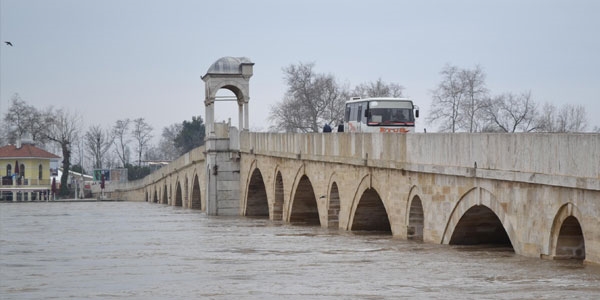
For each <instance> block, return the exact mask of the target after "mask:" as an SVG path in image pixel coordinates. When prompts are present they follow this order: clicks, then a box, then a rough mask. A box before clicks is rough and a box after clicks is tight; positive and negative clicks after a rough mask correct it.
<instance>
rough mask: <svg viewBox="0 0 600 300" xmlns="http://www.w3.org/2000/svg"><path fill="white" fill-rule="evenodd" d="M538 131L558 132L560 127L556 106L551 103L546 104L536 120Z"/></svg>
mask: <svg viewBox="0 0 600 300" xmlns="http://www.w3.org/2000/svg"><path fill="white" fill-rule="evenodd" d="M536 127H537V129H536V131H540V132H556V131H557V130H558V125H557V121H556V106H554V105H552V104H550V103H544V106H542V109H541V111H540V112H539V114H538V117H537V120H536Z"/></svg>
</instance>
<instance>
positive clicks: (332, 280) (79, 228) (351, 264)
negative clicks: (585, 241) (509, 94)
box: [0, 202, 600, 299]
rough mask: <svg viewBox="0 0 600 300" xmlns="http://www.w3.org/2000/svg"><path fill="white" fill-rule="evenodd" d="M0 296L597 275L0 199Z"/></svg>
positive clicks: (431, 295) (124, 207) (168, 211)
mask: <svg viewBox="0 0 600 300" xmlns="http://www.w3.org/2000/svg"><path fill="white" fill-rule="evenodd" d="M0 217H1V218H0V225H1V227H0V228H1V231H0V245H1V248H0V271H1V272H0V274H1V275H0V299H65V298H74V299H90V298H94V299H106V298H114V299H281V298H285V299H397V298H411V299H412V298H416V299H465V298H466V299H482V298H493V299H525V298H527V299H532V298H533V299H563V298H569V299H593V298H597V296H598V295H599V294H600V268H598V267H597V266H589V265H583V264H581V263H576V262H572V261H547V260H540V259H532V258H526V257H522V256H519V255H515V254H514V253H513V252H512V250H511V249H508V250H507V249H506V248H494V247H467V246H446V245H435V244H426V243H418V242H413V241H405V240H399V239H394V238H392V237H390V236H389V235H370V234H363V233H352V232H345V231H337V230H330V229H322V228H319V227H307V226H292V225H288V224H284V223H281V222H272V221H269V220H264V219H250V218H241V217H240V218H232V217H209V216H206V215H205V214H203V213H200V212H198V211H194V210H188V209H181V208H176V207H170V206H164V205H158V204H148V203H130V202H91V203H3V204H0Z"/></svg>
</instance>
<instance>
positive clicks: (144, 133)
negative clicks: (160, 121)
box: [131, 118, 153, 166]
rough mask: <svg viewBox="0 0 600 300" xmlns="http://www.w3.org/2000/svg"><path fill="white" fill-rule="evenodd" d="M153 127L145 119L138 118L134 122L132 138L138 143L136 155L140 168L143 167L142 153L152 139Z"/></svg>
mask: <svg viewBox="0 0 600 300" xmlns="http://www.w3.org/2000/svg"><path fill="white" fill-rule="evenodd" d="M152 129H153V128H152V126H150V125H149V124H148V123H146V121H145V120H144V118H137V119H135V120H133V129H132V130H131V136H132V137H133V139H134V140H135V141H136V147H135V150H136V153H137V156H138V166H141V165H142V153H143V152H144V149H146V147H147V146H148V142H149V141H150V139H152Z"/></svg>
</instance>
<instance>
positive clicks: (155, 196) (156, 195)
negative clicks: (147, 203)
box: [152, 188, 158, 203]
mask: <svg viewBox="0 0 600 300" xmlns="http://www.w3.org/2000/svg"><path fill="white" fill-rule="evenodd" d="M152 203H158V192H157V191H156V188H154V200H153V201H152Z"/></svg>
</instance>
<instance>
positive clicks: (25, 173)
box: [0, 141, 61, 201]
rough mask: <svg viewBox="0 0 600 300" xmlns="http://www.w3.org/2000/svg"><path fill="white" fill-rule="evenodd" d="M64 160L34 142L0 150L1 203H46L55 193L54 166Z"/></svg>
mask: <svg viewBox="0 0 600 300" xmlns="http://www.w3.org/2000/svg"><path fill="white" fill-rule="evenodd" d="M60 159H61V157H60V156H57V155H55V154H52V153H50V152H48V151H46V150H44V149H41V148H38V147H36V146H35V145H34V144H33V142H32V141H23V142H20V141H18V142H17V144H16V145H7V146H2V147H0V175H1V177H2V181H1V183H0V201H33V200H46V199H48V197H49V196H50V194H51V191H52V173H53V172H56V170H54V171H53V172H52V171H51V166H55V167H57V166H58V161H59V160H60Z"/></svg>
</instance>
